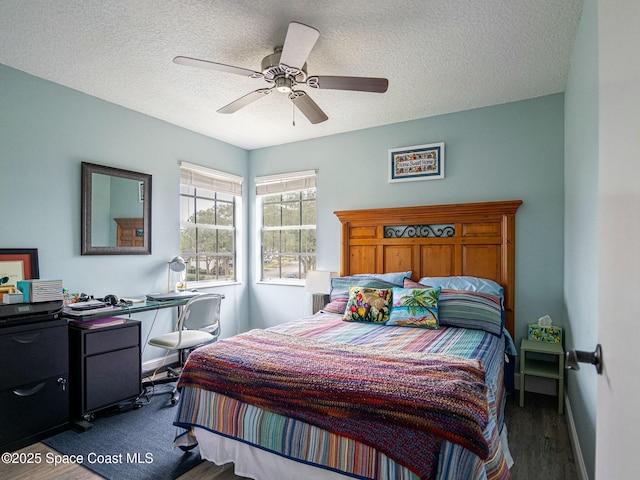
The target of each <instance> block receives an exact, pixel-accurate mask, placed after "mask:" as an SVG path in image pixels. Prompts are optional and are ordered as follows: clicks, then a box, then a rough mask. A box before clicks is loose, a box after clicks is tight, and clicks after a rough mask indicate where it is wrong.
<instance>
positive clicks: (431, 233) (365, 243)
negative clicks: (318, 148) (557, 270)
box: [334, 200, 522, 336]
mask: <svg viewBox="0 0 640 480" xmlns="http://www.w3.org/2000/svg"><path fill="white" fill-rule="evenodd" d="M521 204H522V200H511V201H504V202H484V203H461V204H456V205H429V206H418V207H396V208H375V209H368V210H343V211H337V212H334V213H335V214H336V215H337V217H338V218H339V219H340V222H341V223H342V234H341V242H340V257H341V258H340V275H341V276H345V275H355V274H357V273H386V272H401V271H406V270H412V271H413V276H412V278H413V279H414V280H419V279H420V278H422V277H436V276H437V277H440V276H450V275H469V276H474V277H482V278H488V279H491V280H494V281H496V282H498V283H499V284H500V285H502V287H503V288H504V306H505V324H506V327H507V330H508V331H509V333H511V335H512V336H513V335H514V331H513V330H514V327H513V325H514V285H515V235H516V229H515V216H516V211H517V210H518V207H519V206H520V205H521Z"/></svg>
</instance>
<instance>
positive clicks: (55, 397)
mask: <svg viewBox="0 0 640 480" xmlns="http://www.w3.org/2000/svg"><path fill="white" fill-rule="evenodd" d="M66 378H67V376H66V375H63V376H61V377H58V376H55V377H52V378H49V379H44V380H41V381H38V382H35V383H30V384H25V385H20V386H19V387H15V388H10V389H7V390H1V391H0V405H2V408H0V447H1V448H2V450H5V449H6V450H13V449H14V448H20V447H21V446H24V445H28V444H30V443H33V441H35V440H36V439H39V438H44V437H46V436H47V435H48V434H53V433H55V432H54V430H57V429H60V428H61V427H65V426H66V425H67V424H68V423H69V390H68V388H66V386H65V387H64V388H63V382H61V381H60V382H59V381H58V380H59V379H62V380H65V381H66Z"/></svg>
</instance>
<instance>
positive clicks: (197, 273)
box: [180, 180, 236, 284]
mask: <svg viewBox="0 0 640 480" xmlns="http://www.w3.org/2000/svg"><path fill="white" fill-rule="evenodd" d="M192 183H196V182H192ZM180 253H181V255H182V257H183V258H184V259H185V261H186V263H187V270H186V280H187V284H189V282H194V281H195V282H202V281H235V280H236V196H235V195H233V194H230V193H222V192H219V191H215V190H212V189H208V188H201V187H197V186H193V185H189V184H188V182H187V181H184V180H181V185H180Z"/></svg>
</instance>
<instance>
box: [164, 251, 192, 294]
mask: <svg viewBox="0 0 640 480" xmlns="http://www.w3.org/2000/svg"><path fill="white" fill-rule="evenodd" d="M167 263H168V264H169V269H168V270H167V292H171V291H173V290H174V288H171V272H180V281H181V283H182V288H183V289H184V290H186V289H187V279H186V276H185V278H184V280H183V279H182V272H184V271H185V270H186V269H187V263H186V262H185V261H184V258H182V257H180V256H177V257H173V258H172V259H171V260H170V261H169V262H167Z"/></svg>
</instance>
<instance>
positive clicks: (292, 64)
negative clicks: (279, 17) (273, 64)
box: [280, 22, 320, 72]
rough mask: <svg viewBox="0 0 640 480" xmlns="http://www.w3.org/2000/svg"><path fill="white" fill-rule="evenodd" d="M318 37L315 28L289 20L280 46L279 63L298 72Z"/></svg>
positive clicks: (318, 34) (318, 33)
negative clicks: (282, 43) (285, 34)
mask: <svg viewBox="0 0 640 480" xmlns="http://www.w3.org/2000/svg"><path fill="white" fill-rule="evenodd" d="M318 37H320V32H319V31H318V30H316V29H315V28H313V27H309V26H308V25H304V24H302V23H298V22H291V23H290V24H289V29H288V30H287V36H286V38H285V39H284V45H283V46H282V54H281V55H280V63H281V64H282V65H286V66H287V67H289V68H291V69H295V70H297V71H298V72H299V71H300V70H302V66H303V65H304V64H305V62H306V61H307V57H308V56H309V54H310V53H311V50H312V49H313V46H314V45H315V44H316V42H317V41H318Z"/></svg>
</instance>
